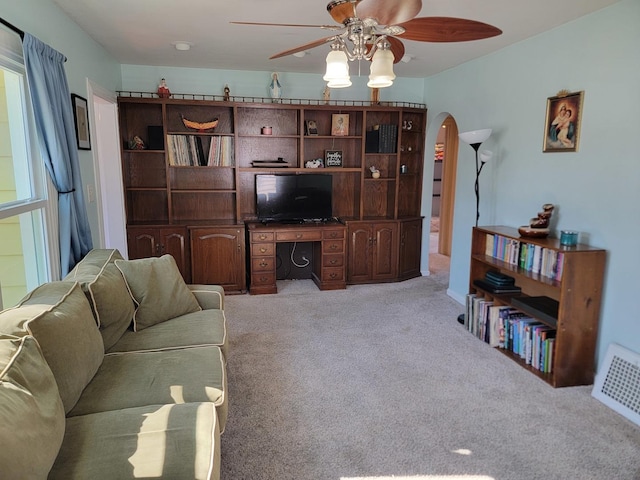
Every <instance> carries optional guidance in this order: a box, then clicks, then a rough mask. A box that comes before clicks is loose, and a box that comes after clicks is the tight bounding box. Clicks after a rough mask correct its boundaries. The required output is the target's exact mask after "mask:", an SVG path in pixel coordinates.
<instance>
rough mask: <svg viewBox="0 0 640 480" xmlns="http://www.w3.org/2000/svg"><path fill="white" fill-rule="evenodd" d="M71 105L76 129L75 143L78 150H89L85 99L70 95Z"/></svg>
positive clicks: (89, 138) (89, 137)
mask: <svg viewBox="0 0 640 480" xmlns="http://www.w3.org/2000/svg"><path fill="white" fill-rule="evenodd" d="M71 105H72V108H73V122H74V125H75V128H76V141H77V143H78V149H80V150H91V136H90V133H89V109H88V105H87V99H86V98H83V97H81V96H80V95H76V94H75V93H72V94H71Z"/></svg>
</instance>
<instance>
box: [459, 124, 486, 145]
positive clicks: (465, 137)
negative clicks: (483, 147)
mask: <svg viewBox="0 0 640 480" xmlns="http://www.w3.org/2000/svg"><path fill="white" fill-rule="evenodd" d="M490 136H491V129H490V128H485V129H482V130H472V131H470V132H464V133H461V134H459V135H458V137H460V140H462V141H463V142H465V143H468V144H469V145H473V144H480V143H482V142H484V141H485V140H486V139H487V138H489V137H490Z"/></svg>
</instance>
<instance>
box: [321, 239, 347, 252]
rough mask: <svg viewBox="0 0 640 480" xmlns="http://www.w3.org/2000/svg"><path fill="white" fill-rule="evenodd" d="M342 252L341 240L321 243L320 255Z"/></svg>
mask: <svg viewBox="0 0 640 480" xmlns="http://www.w3.org/2000/svg"><path fill="white" fill-rule="evenodd" d="M342 252H344V241H343V240H325V241H324V242H322V253H342Z"/></svg>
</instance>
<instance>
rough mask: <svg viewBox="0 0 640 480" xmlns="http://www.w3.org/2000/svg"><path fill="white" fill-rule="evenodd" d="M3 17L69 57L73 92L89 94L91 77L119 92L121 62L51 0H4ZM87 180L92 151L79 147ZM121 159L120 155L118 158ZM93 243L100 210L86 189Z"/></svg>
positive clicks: (1, 1)
mask: <svg viewBox="0 0 640 480" xmlns="http://www.w3.org/2000/svg"><path fill="white" fill-rule="evenodd" d="M0 15H1V16H2V18H4V19H5V20H7V21H8V22H10V23H11V24H13V25H14V26H16V27H18V28H20V29H21V30H23V31H25V32H28V33H30V34H31V35H33V36H35V37H37V38H39V39H40V40H42V41H43V42H45V43H46V44H48V45H50V46H51V47H53V48H55V49H56V50H58V51H59V52H60V53H62V54H63V55H65V56H66V57H67V62H66V64H65V70H66V72H67V80H68V82H69V89H70V90H71V93H75V94H77V95H80V96H81V97H84V98H87V78H89V79H90V80H91V81H92V82H94V83H96V84H97V85H100V86H101V87H103V88H105V89H107V90H109V91H112V92H115V91H116V90H118V88H119V86H120V82H121V77H120V64H119V63H117V62H116V61H115V60H114V59H113V58H112V57H111V56H110V55H109V54H107V52H106V51H105V50H104V49H103V48H102V47H101V46H100V45H98V44H97V43H96V42H95V41H94V40H93V39H92V38H91V37H89V36H88V35H87V34H86V33H85V32H84V31H83V30H82V29H81V28H80V27H79V26H78V25H76V24H75V23H74V22H73V21H72V20H71V19H70V18H69V17H67V16H66V15H65V14H64V13H63V12H62V11H61V10H60V9H59V8H58V7H57V6H56V5H55V4H54V3H53V2H52V1H50V0H0ZM79 154H80V175H81V176H82V181H83V184H84V185H85V186H86V185H87V184H91V185H93V188H94V191H95V169H94V165H93V156H92V152H91V151H87V150H79ZM115 160H116V161H118V159H115ZM84 193H85V201H86V204H87V211H88V215H89V225H90V227H91V233H92V237H93V243H94V244H95V245H98V244H99V239H98V232H99V228H98V211H97V204H96V203H95V202H88V199H87V198H86V193H87V191H86V188H85V190H84Z"/></svg>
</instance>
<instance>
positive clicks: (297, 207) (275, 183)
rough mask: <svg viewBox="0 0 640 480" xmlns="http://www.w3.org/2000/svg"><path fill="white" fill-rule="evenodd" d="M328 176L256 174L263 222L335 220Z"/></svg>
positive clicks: (315, 174) (257, 199)
mask: <svg viewBox="0 0 640 480" xmlns="http://www.w3.org/2000/svg"><path fill="white" fill-rule="evenodd" d="M331 181H332V177H331V175H329V174H321V173H307V174H301V175H293V174H282V175H266V174H265V175H262V174H259V175H256V210H257V214H258V220H260V221H263V222H305V221H323V220H328V219H331V218H332V217H333V209H332V203H331V194H332V183H331Z"/></svg>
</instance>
